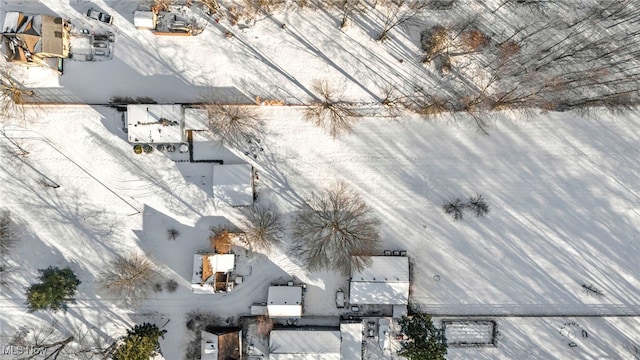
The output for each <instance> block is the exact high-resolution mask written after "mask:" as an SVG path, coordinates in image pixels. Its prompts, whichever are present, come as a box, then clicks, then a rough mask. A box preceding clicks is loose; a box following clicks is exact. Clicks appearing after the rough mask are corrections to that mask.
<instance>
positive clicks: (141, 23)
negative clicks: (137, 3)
mask: <svg viewBox="0 0 640 360" xmlns="http://www.w3.org/2000/svg"><path fill="white" fill-rule="evenodd" d="M155 20H156V15H155V14H154V13H153V12H151V11H139V10H137V11H135V12H134V13H133V26H135V27H137V28H143V29H155V28H156V24H155Z"/></svg>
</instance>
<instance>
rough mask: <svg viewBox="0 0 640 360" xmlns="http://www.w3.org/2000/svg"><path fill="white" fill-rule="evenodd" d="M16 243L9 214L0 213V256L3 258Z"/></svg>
mask: <svg viewBox="0 0 640 360" xmlns="http://www.w3.org/2000/svg"><path fill="white" fill-rule="evenodd" d="M17 241H18V239H17V237H16V234H15V231H14V224H13V221H12V220H11V212H10V211H8V210H2V211H0V256H2V257H4V256H5V255H6V254H7V253H8V252H9V250H10V249H11V248H12V247H13V246H14V245H15V244H16V242H17Z"/></svg>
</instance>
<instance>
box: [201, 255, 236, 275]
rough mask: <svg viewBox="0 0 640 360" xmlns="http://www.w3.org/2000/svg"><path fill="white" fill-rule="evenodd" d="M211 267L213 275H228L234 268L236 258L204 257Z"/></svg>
mask: <svg viewBox="0 0 640 360" xmlns="http://www.w3.org/2000/svg"><path fill="white" fill-rule="evenodd" d="M206 257H207V259H208V260H209V265H210V266H211V271H213V272H214V273H218V272H221V273H228V272H231V271H233V268H234V266H235V259H236V256H235V255H234V254H214V255H206Z"/></svg>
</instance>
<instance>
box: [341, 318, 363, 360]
mask: <svg viewBox="0 0 640 360" xmlns="http://www.w3.org/2000/svg"><path fill="white" fill-rule="evenodd" d="M340 337H341V339H342V341H341V342H340V359H341V360H361V359H362V322H358V323H353V324H352V323H343V324H340Z"/></svg>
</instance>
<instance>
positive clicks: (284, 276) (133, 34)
mask: <svg viewBox="0 0 640 360" xmlns="http://www.w3.org/2000/svg"><path fill="white" fill-rule="evenodd" d="M462 3H464V4H471V5H473V6H469V7H466V8H465V9H466V10H465V11H466V12H465V14H472V13H473V12H474V11H475V10H477V6H479V5H478V2H473V1H462ZM493 3H495V4H493V5H492V7H491V8H496V7H497V6H498V5H499V4H498V2H497V1H494V2H493ZM0 6H1V8H0V13H4V12H6V11H24V12H28V13H39V12H44V13H51V14H54V13H55V14H58V15H60V16H63V17H65V18H68V19H71V20H72V22H73V23H74V25H76V26H77V27H79V28H89V29H91V30H98V29H97V27H99V26H102V25H98V24H95V23H92V22H90V21H89V20H88V19H86V18H85V17H84V15H83V14H84V12H85V11H86V9H88V8H89V7H91V6H97V7H99V8H101V9H103V10H105V11H108V12H109V13H111V14H112V15H114V18H115V20H114V26H113V30H114V32H115V33H116V42H115V48H114V49H115V50H114V59H113V60H109V61H101V62H95V63H91V62H75V61H65V73H64V75H62V76H58V75H56V74H55V73H53V72H52V71H51V70H46V69H38V68H29V69H27V70H23V71H16V72H15V74H14V75H15V76H16V77H18V78H19V79H21V80H23V81H25V84H26V85H27V86H29V87H33V88H34V89H36V93H37V94H38V95H39V96H41V97H42V98H43V99H45V100H51V101H53V100H55V101H63V102H70V103H101V104H104V103H107V102H109V100H110V99H111V98H112V97H114V96H130V97H140V96H146V97H151V98H153V99H154V100H156V101H158V102H161V103H162V102H197V101H201V99H203V97H204V96H210V97H211V96H212V97H213V98H215V99H216V100H218V101H221V102H236V103H237V102H244V103H246V102H253V101H254V99H255V97H256V96H260V97H261V98H262V99H271V100H283V101H285V102H286V103H290V104H301V103H307V102H309V100H310V99H312V98H313V97H314V96H315V94H314V93H313V91H312V90H311V87H312V84H313V82H314V81H316V80H318V79H322V80H327V81H329V82H330V84H332V85H334V86H336V87H337V88H338V89H340V93H341V95H342V96H341V98H344V99H345V100H347V101H353V102H355V103H359V104H368V105H367V106H370V107H369V109H371V111H370V112H371V113H375V114H377V115H380V114H383V113H385V112H383V111H378V110H380V108H379V107H378V105H377V104H378V103H379V102H380V100H381V97H382V96H383V93H384V89H385V88H386V87H387V86H389V85H391V86H397V87H399V88H400V90H401V92H402V93H404V94H410V93H411V91H412V89H414V85H415V84H416V83H420V84H422V85H423V86H425V87H429V86H438V85H437V84H434V83H433V78H434V73H433V71H431V70H425V67H424V66H423V65H422V63H421V57H422V53H421V51H420V50H419V35H416V34H413V35H410V34H407V33H405V32H403V31H401V29H400V28H397V29H394V31H392V33H391V36H392V41H387V42H385V43H379V42H376V41H374V40H373V38H374V37H375V35H374V34H375V33H376V32H377V31H378V27H377V26H378V25H377V24H378V23H376V22H375V21H374V20H375V19H378V20H379V16H380V14H378V13H376V12H370V13H367V15H366V16H365V15H363V16H360V17H358V18H357V19H359V20H358V26H349V27H347V28H346V29H345V30H344V31H339V30H338V29H337V27H338V26H337V25H338V24H339V21H340V16H339V14H338V13H336V12H325V11H312V10H304V11H307V12H306V13H305V14H306V16H299V14H298V13H293V12H291V13H287V12H284V13H283V12H280V13H277V14H275V15H274V16H270V17H260V18H259V20H258V21H257V22H255V23H252V24H251V27H248V28H244V29H240V28H238V27H231V26H229V24H228V22H227V21H226V20H225V21H221V22H220V23H219V24H218V23H215V22H213V21H212V22H210V23H209V24H208V25H207V27H206V28H205V30H204V32H203V33H202V34H200V35H198V36H195V37H160V36H155V35H153V34H151V33H150V32H148V31H140V30H137V29H135V28H134V27H133V24H132V19H133V11H134V10H135V8H136V6H137V3H136V2H133V1H107V2H104V1H96V2H95V3H92V2H88V1H83V0H77V1H76V0H71V1H43V2H42V3H41V2H39V1H31V0H24V1H2V2H1V3H0ZM498 14H501V13H500V12H498ZM430 16H431V17H432V18H433V17H437V16H439V15H438V14H431V15H430ZM445 20H446V19H445ZM368 21H371V23H368ZM443 21H444V20H443ZM283 23H286V24H287V26H286V27H285V28H283V27H282V24H283ZM318 24H328V25H326V26H319V25H318ZM225 29H229V30H230V31H232V32H233V34H234V37H233V38H232V39H227V38H225V36H224V34H223V31H224V30H225ZM283 49H284V50H286V51H283ZM400 60H402V61H400ZM438 76H439V75H438ZM258 110H259V114H260V116H261V118H262V119H264V120H265V124H266V131H265V137H264V139H263V142H262V146H263V147H264V151H263V152H261V153H259V154H258V156H257V157H256V158H253V156H250V157H247V156H245V155H244V151H245V150H246V149H238V150H229V149H225V148H223V147H221V146H219V145H216V144H206V143H204V142H201V143H197V144H196V147H197V148H201V149H204V150H203V151H207V152H209V153H211V154H215V156H216V158H217V159H223V160H224V161H225V163H251V164H252V165H253V166H254V167H255V169H256V170H257V172H258V175H259V179H258V180H257V181H256V189H257V191H258V202H260V203H275V204H277V205H278V207H279V208H280V209H281V210H282V211H283V212H284V213H285V214H287V217H290V215H291V214H293V213H294V212H295V211H297V209H299V208H300V207H301V205H302V204H303V203H304V202H305V201H306V200H307V199H309V198H310V197H311V194H312V192H314V191H321V190H323V189H326V188H327V187H328V186H330V185H332V184H334V183H335V182H336V181H339V180H340V181H344V182H346V183H347V184H349V185H350V186H351V187H352V188H353V189H355V190H356V191H357V192H358V193H359V194H361V195H362V196H363V198H364V199H365V201H366V202H367V203H368V204H369V205H370V206H371V207H372V208H373V210H374V212H375V214H376V215H377V216H378V218H379V219H380V220H381V223H382V226H381V237H382V240H383V249H388V250H406V251H407V255H408V256H409V257H410V259H411V262H412V267H411V269H412V270H411V272H412V279H413V283H412V286H411V301H412V303H413V304H414V305H416V306H418V307H420V308H422V309H423V310H425V311H427V312H429V313H432V314H435V315H438V316H442V319H447V317H455V316H464V315H469V316H470V315H475V316H479V315H480V316H482V317H483V319H493V320H496V323H497V329H498V339H497V344H498V345H497V347H492V348H487V347H483V348H451V349H450V356H449V357H450V358H452V359H470V358H473V359H514V358H522V359H541V358H544V359H553V358H555V359H570V358H575V359H606V358H611V359H621V358H622V359H627V358H628V359H633V356H634V353H633V349H634V346H636V348H635V349H637V347H640V331H638V329H639V328H640V310H638V302H639V300H638V299H640V283H639V281H638V273H639V272H640V263H639V262H638V259H639V258H640V217H639V216H638V215H639V214H638V207H639V206H640V198H639V197H638V196H639V195H640V184H639V183H638V175H639V174H640V160H639V159H640V150H639V148H638V142H639V140H640V139H639V138H640V133H639V132H638V129H640V113H638V112H637V111H636V112H626V113H619V114H611V113H609V112H605V111H600V110H595V111H593V112H592V113H590V114H588V115H585V114H577V113H575V112H564V113H556V112H548V113H538V112H535V113H529V114H521V113H511V112H504V113H496V114H494V115H493V116H492V118H491V121H490V122H489V134H490V135H488V136H487V135H483V134H481V133H480V132H479V131H478V130H477V128H476V127H475V126H474V125H473V121H472V120H471V119H467V118H464V117H462V116H461V117H459V118H457V120H455V121H454V120H452V119H451V118H449V117H443V118H437V119H433V120H431V121H425V120H424V119H421V118H417V117H416V116H414V115H412V114H409V113H406V114H405V113H402V114H401V116H399V117H397V118H395V119H390V118H388V117H385V116H374V117H370V118H364V119H363V120H362V121H361V122H360V123H359V124H358V125H357V126H356V127H355V129H354V132H353V133H352V134H350V135H347V136H344V137H342V138H339V139H332V138H331V137H329V136H328V135H327V134H326V133H325V132H324V131H323V130H321V129H318V128H315V127H313V126H312V125H311V124H309V123H306V122H304V121H303V120H302V110H301V109H300V108H298V107H288V106H287V107H261V108H259V109H258ZM121 115H122V114H121V113H119V112H117V111H116V110H115V109H112V108H109V107H104V106H81V105H68V106H56V107H37V108H33V109H30V110H29V111H28V112H27V114H26V117H25V119H19V120H18V121H15V122H13V124H14V125H2V128H1V129H0V130H1V133H0V145H1V148H0V151H1V152H0V155H1V158H0V182H1V184H2V185H1V186H0V199H1V200H0V209H10V210H11V211H12V214H13V215H14V216H15V218H16V221H17V223H18V224H19V234H20V236H21V239H22V241H21V242H20V244H19V245H18V247H17V248H16V249H14V251H13V252H12V255H11V257H12V259H11V263H12V265H13V269H12V271H11V273H10V274H9V276H7V278H6V279H3V280H5V281H6V282H7V285H6V286H3V287H2V289H1V290H2V292H1V293H0V296H1V298H0V335H1V336H2V337H1V338H0V344H5V343H6V342H7V339H8V338H9V337H10V336H11V335H12V334H13V333H14V332H15V331H17V330H18V329H20V328H22V327H25V326H26V327H33V326H36V325H37V324H46V323H49V322H50V320H51V318H55V319H57V320H58V321H59V323H60V324H62V325H63V326H64V327H65V328H66V329H79V328H93V329H98V330H99V332H100V334H101V335H102V336H104V337H107V338H108V337H111V338H115V337H117V336H119V335H122V334H123V333H124V331H125V329H126V328H127V327H129V326H130V325H132V324H133V323H136V322H140V321H145V320H146V321H153V322H156V323H158V324H159V325H163V324H166V327H165V328H166V329H167V330H168V333H167V335H166V337H165V339H164V340H163V342H162V349H163V353H164V357H165V358H166V359H171V360H174V359H175V360H178V359H182V358H183V353H184V346H185V342H186V341H187V335H186V334H187V332H186V328H185V314H186V313H188V312H190V311H193V310H201V311H207V312H212V313H215V314H218V315H219V316H220V317H221V318H227V317H230V316H236V315H248V314H249V309H250V305H251V304H253V303H260V302H263V301H266V298H267V287H268V286H269V284H270V283H271V282H282V281H288V280H291V279H292V277H295V279H296V280H300V281H303V282H305V283H306V284H307V285H308V290H307V293H306V294H305V305H304V311H305V314H306V315H323V316H331V315H338V314H339V311H338V309H336V308H335V305H334V304H335V301H334V297H335V292H336V290H337V289H338V288H342V289H346V288H347V279H346V278H345V277H343V276H340V275H339V274H337V273H332V272H325V273H312V274H308V273H306V272H305V271H304V270H303V269H302V268H301V267H300V265H299V264H298V263H297V262H296V260H295V259H291V258H289V257H288V256H287V249H286V244H285V245H284V246H282V247H281V248H277V249H274V250H273V252H272V253H271V254H268V255H267V254H254V255H249V256H245V254H244V253H242V252H241V255H242V256H241V257H240V263H239V264H238V269H237V270H238V273H239V275H243V276H244V281H243V283H242V284H241V285H239V286H237V287H236V289H234V291H233V292H231V293H229V294H226V295H221V294H216V295H211V296H205V295H194V294H192V293H191V289H190V280H191V275H192V274H191V272H192V259H193V253H194V252H195V251H198V250H202V249H206V248H207V247H208V245H209V242H208V234H209V228H210V227H212V226H217V225H220V224H233V225H236V226H239V225H240V224H241V221H242V214H241V213H240V211H238V210H237V209H231V208H227V207H221V206H218V205H217V204H216V203H215V202H214V201H213V200H212V198H211V193H212V190H211V181H212V180H211V173H212V170H211V166H212V165H211V164H204V163H198V164H195V163H185V162H174V161H172V160H171V159H169V158H167V156H166V155H165V154H163V153H161V152H158V151H155V152H153V153H152V154H144V155H136V154H134V152H133V150H132V146H131V145H130V144H128V143H127V136H126V135H127V134H126V133H125V132H124V131H123V130H122V128H123V122H122V117H121ZM196 140H198V139H196ZM25 152H28V155H25ZM56 185H59V187H58V188H55V189H54V188H53V186H56ZM476 194H481V195H482V196H483V197H484V198H485V199H486V200H487V202H488V204H489V206H490V209H491V210H490V213H489V215H488V216H487V217H486V218H476V217H475V216H473V215H472V214H470V213H468V214H467V215H466V217H465V219H464V220H462V221H459V222H454V221H453V220H451V218H450V217H448V216H447V215H446V214H444V213H443V211H442V204H443V202H444V201H445V200H449V199H451V198H455V197H460V198H462V199H464V198H467V197H470V196H474V195H476ZM170 228H175V229H177V230H178V231H179V232H180V234H181V235H180V236H179V238H178V239H177V240H175V241H170V240H168V239H167V234H166V232H167V230H168V229H170ZM290 240H291V239H287V241H286V242H289V241H290ZM131 251H139V252H144V253H145V254H147V255H148V256H150V257H151V258H153V259H154V260H156V262H157V263H158V264H159V265H160V267H161V272H162V274H163V276H164V277H165V278H166V279H174V280H176V281H178V283H179V284H180V286H179V288H178V290H177V291H176V292H174V293H169V292H167V291H166V290H165V291H163V292H159V293H155V294H153V296H152V298H151V299H149V301H147V302H145V303H144V304H142V305H141V306H140V307H139V308H136V309H132V308H127V307H123V306H121V305H119V304H117V302H116V299H112V298H111V297H110V296H109V295H108V294H104V293H102V291H101V290H100V289H99V286H98V284H97V283H96V278H97V276H98V274H99V273H100V272H101V271H102V270H103V269H104V267H105V266H107V264H108V263H109V261H110V260H112V259H113V258H114V257H116V256H118V255H126V254H128V253H130V252H131ZM49 265H56V266H70V267H71V268H72V269H73V270H74V271H75V272H76V274H78V276H79V278H80V280H81V281H82V284H81V285H80V287H79V294H78V296H77V301H78V302H77V304H76V305H72V306H71V307H70V309H69V311H68V312H67V313H66V314H62V313H59V314H55V315H50V314H48V313H44V312H38V313H34V314H27V313H26V306H25V295H24V289H25V287H27V286H28V285H29V284H31V283H33V282H34V280H35V277H36V276H37V274H38V273H37V269H39V268H46V267H47V266H49ZM583 285H589V286H593V287H594V288H597V289H598V290H600V291H601V292H602V293H603V294H604V296H593V295H589V294H588V293H587V292H585V290H584V288H583ZM520 315H524V316H532V315H536V316H550V317H545V318H537V317H532V318H528V317H514V316H520ZM596 315H607V316H610V317H604V318H600V317H591V316H596ZM502 316H506V317H502ZM167 321H168V323H167ZM574 323H576V324H579V330H576V329H578V327H577V326H575V325H570V326H567V324H574ZM582 329H585V330H586V331H587V332H588V337H584V336H583V335H582V332H581V330H582ZM571 342H573V343H575V344H576V346H575V347H573V346H569V343H571ZM635 356H638V355H637V353H636V354H635ZM0 358H1V357H0ZM636 358H637V357H636Z"/></svg>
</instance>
